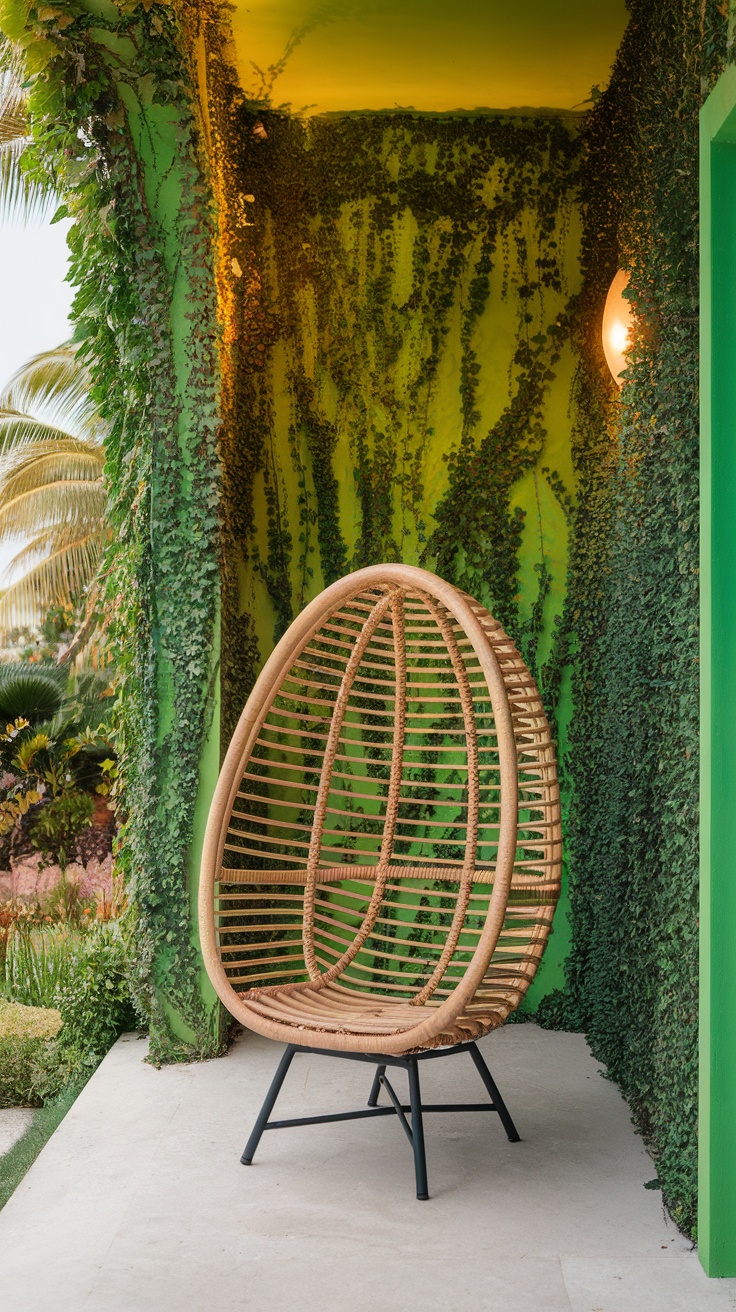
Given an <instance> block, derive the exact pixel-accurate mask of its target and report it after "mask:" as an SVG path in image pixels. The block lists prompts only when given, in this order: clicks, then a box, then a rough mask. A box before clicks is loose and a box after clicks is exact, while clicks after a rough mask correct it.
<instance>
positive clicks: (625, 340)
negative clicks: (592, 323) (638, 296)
mask: <svg viewBox="0 0 736 1312" xmlns="http://www.w3.org/2000/svg"><path fill="white" fill-rule="evenodd" d="M628 282H629V275H628V273H623V272H622V271H619V272H618V273H617V274H616V277H615V278H614V280H613V282H612V283H611V286H610V287H609V289H608V295H607V297H606V307H605V309H604V311H603V350H604V352H605V356H606V362H607V364H608V368H609V369H610V370H611V373H612V374H613V377H614V379H615V380H616V382H617V383H618V385H619V387H623V382H624V380H623V378H622V377H621V374H622V373H623V371H624V369H625V368H626V364H627V360H626V352H627V351H628V349H629V347H630V345H631V325H632V323H633V319H634V316H633V314H632V312H631V305H630V303H629V301H627V300H626V297H625V296H624V294H623V293H624V289H625V288H626V287H627V286H628Z"/></svg>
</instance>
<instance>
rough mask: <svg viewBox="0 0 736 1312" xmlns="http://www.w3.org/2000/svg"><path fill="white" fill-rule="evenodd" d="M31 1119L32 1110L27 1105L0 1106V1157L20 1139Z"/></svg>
mask: <svg viewBox="0 0 736 1312" xmlns="http://www.w3.org/2000/svg"><path fill="white" fill-rule="evenodd" d="M32 1120H33V1112H32V1111H31V1110H30V1108H28V1107H3V1108H0V1157H4V1156H5V1154H6V1153H9V1152H10V1149H11V1148H12V1147H13V1145H14V1144H16V1143H17V1142H18V1140H19V1139H22V1137H23V1135H24V1134H25V1132H26V1130H27V1129H28V1126H29V1125H30V1123H31V1121H32Z"/></svg>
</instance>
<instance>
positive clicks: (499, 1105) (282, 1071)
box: [240, 1043, 519, 1200]
mask: <svg viewBox="0 0 736 1312" xmlns="http://www.w3.org/2000/svg"><path fill="white" fill-rule="evenodd" d="M298 1052H312V1053H316V1054H317V1055H318V1056H320V1057H343V1058H346V1059H347V1060H348V1061H364V1062H366V1061H367V1062H369V1063H370V1064H371V1065H375V1066H376V1073H375V1076H374V1078H373V1084H372V1086H371V1091H370V1094H369V1097H368V1106H367V1107H364V1108H362V1109H361V1110H360V1111H355V1112H334V1113H333V1114H332V1115H328V1116H298V1117H295V1118H294V1119H292V1120H288V1121H271V1120H269V1117H270V1115H271V1112H272V1111H273V1109H274V1106H275V1104H276V1099H277V1098H278V1096H279V1093H280V1091H281V1086H282V1084H283V1082H284V1080H285V1079H286V1074H287V1072H288V1070H289V1067H290V1066H291V1063H292V1061H293V1059H294V1057H295V1056H296V1054H297V1053H298ZM461 1052H467V1053H469V1054H470V1056H471V1058H472V1060H473V1062H474V1064H475V1068H476V1070H477V1071H478V1074H479V1075H480V1078H481V1079H482V1081H483V1083H484V1085H485V1087H486V1090H487V1091H488V1094H489V1096H490V1099H491V1101H490V1102H455V1103H424V1104H423V1103H422V1096H421V1090H420V1087H419V1063H420V1061H430V1060H431V1059H432V1058H436V1057H454V1056H455V1055H456V1054H459V1053H461ZM387 1066H398V1067H400V1068H401V1069H402V1070H405V1071H406V1072H407V1074H408V1076H409V1102H408V1104H407V1103H402V1102H401V1101H400V1099H399V1097H398V1095H397V1093H396V1090H395V1089H394V1087H393V1085H392V1084H391V1083H390V1081H389V1079H388V1077H387V1075H386V1067H387ZM381 1089H385V1090H386V1093H387V1094H388V1096H389V1100H390V1103H391V1106H390V1107H379V1106H378V1097H379V1094H380V1092H381ZM407 1112H409V1113H410V1115H411V1124H409V1121H408V1120H407V1117H406V1113H407ZM424 1112H498V1115H499V1118H500V1121H501V1124H502V1125H503V1128H504V1130H505V1131H506V1135H507V1137H508V1140H509V1142H510V1143H518V1142H519V1134H518V1133H517V1130H516V1126H515V1125H514V1122H513V1121H512V1119H511V1116H510V1115H509V1112H508V1108H507V1107H506V1104H505V1102H504V1100H503V1098H502V1097H501V1094H500V1093H499V1091H498V1088H497V1087H496V1084H495V1082H494V1079H493V1076H492V1075H491V1072H490V1071H489V1069H488V1067H487V1066H486V1063H485V1062H484V1060H483V1058H482V1056H481V1054H480V1052H479V1051H478V1047H477V1045H476V1044H475V1043H458V1044H456V1045H455V1046H454V1047H452V1048H432V1049H430V1050H429V1051H428V1052H417V1053H410V1054H408V1055H407V1056H405V1057H391V1056H386V1055H383V1054H380V1053H379V1054H377V1053H367V1052H365V1053H364V1052H333V1051H331V1050H330V1049H329V1048H303V1047H300V1046H299V1045H298V1044H295V1043H290V1044H289V1045H288V1047H287V1048H286V1051H285V1052H284V1055H283V1057H282V1058H281V1061H280V1062H279V1064H278V1068H277V1070H276V1074H275V1075H274V1078H273V1081H272V1083H271V1087H270V1089H269V1091H268V1093H267V1094H266V1098H265V1101H264V1104H263V1106H262V1107H261V1110H260V1112H259V1113H258V1118H257V1120H256V1123H255V1125H254V1126H253V1130H252V1132H251V1136H250V1138H249V1140H248V1142H247V1144H246V1145H245V1149H244V1151H243V1156H242V1157H241V1159H240V1160H241V1162H242V1163H243V1165H244V1166H250V1164H251V1162H252V1161H253V1158H254V1156H255V1152H256V1149H257V1147H258V1144H259V1143H260V1141H261V1135H262V1134H263V1132H264V1130H286V1129H289V1128H290V1127H291V1126H295V1125H326V1124H327V1123H328V1122H330V1121H357V1120H364V1119H366V1118H369V1117H371V1116H394V1115H395V1116H397V1117H398V1119H399V1124H400V1125H401V1128H402V1129H403V1131H404V1133H405V1135H406V1137H407V1139H408V1140H409V1143H410V1144H411V1147H412V1151H413V1153H414V1171H415V1174H416V1183H417V1198H419V1199H422V1200H424V1199H427V1198H429V1189H428V1185H427V1158H426V1153H425V1149H424V1123H423V1120H422V1115H423V1113H424Z"/></svg>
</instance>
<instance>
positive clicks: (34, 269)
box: [0, 220, 72, 586]
mask: <svg viewBox="0 0 736 1312" xmlns="http://www.w3.org/2000/svg"><path fill="white" fill-rule="evenodd" d="M68 230H69V222H68V220H67V221H64V222H61V223H56V224H53V225H51V224H50V223H33V224H29V225H28V226H26V225H22V224H2V223H0V388H1V387H3V386H4V385H5V383H6V382H7V381H8V379H9V378H10V376H11V374H13V373H15V370H16V369H18V368H19V367H20V365H22V364H25V362H26V360H29V359H30V358H31V356H33V355H38V354H39V353H40V352H41V351H48V350H50V349H51V348H52V347H54V346H60V345H61V343H62V342H65V341H66V340H67V339H68V337H69V336H70V331H71V330H70V327H69V309H70V306H71V300H72V289H71V287H70V286H69V284H68V283H66V282H65V281H64V278H65V277H66V271H67V247H66V234H67V232H68ZM17 550H18V544H16V545H14V544H12V543H0V586H2V584H3V582H4V579H3V575H4V572H5V567H6V565H7V563H8V561H9V560H10V559H11V557H12V556H13V555H14V553H15V552H16V551H17Z"/></svg>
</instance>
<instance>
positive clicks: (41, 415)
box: [0, 344, 107, 449]
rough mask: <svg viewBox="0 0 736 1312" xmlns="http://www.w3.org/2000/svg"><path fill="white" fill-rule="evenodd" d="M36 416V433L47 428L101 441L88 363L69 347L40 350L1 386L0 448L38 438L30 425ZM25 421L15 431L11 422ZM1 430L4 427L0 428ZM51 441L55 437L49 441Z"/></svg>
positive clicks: (102, 433)
mask: <svg viewBox="0 0 736 1312" xmlns="http://www.w3.org/2000/svg"><path fill="white" fill-rule="evenodd" d="M30 420H35V422H36V423H37V424H38V426H39V432H41V431H43V430H44V429H48V430H49V435H50V436H51V434H52V433H53V435H56V434H64V435H65V436H67V437H73V438H77V439H78V440H79V441H82V442H85V443H92V444H94V445H100V444H101V443H102V442H104V440H105V437H106V435H107V429H106V425H105V424H104V422H103V420H102V417H101V415H100V412H99V408H98V407H97V405H96V403H95V402H94V401H93V399H92V396H91V379H90V375H89V371H88V370H87V367H86V365H84V364H83V363H82V362H81V361H80V360H79V358H78V356H77V353H76V350H75V348H74V347H73V346H71V345H68V344H67V345H64V346H59V347H56V348H55V349H54V350H53V351H42V352H41V354H39V355H34V356H33V358H32V359H30V360H28V361H27V363H26V364H24V365H22V366H21V368H20V369H17V370H16V372H15V373H14V374H13V376H12V377H11V378H10V379H9V380H8V382H7V383H6V384H5V386H4V387H3V388H2V390H0V446H1V447H2V449H5V448H6V447H7V445H8V443H9V442H10V443H13V444H15V443H19V442H25V441H34V440H41V439H40V438H37V437H35V435H34V431H33V430H32V429H31V427H30V423H29V421H30ZM24 423H25V424H26V425H28V428H27V431H23V432H21V431H20V429H19V431H18V433H17V435H14V433H13V431H12V430H13V425H14V424H15V425H18V426H22V425H23V424H24ZM3 428H4V431H3ZM52 440H53V439H52Z"/></svg>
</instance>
